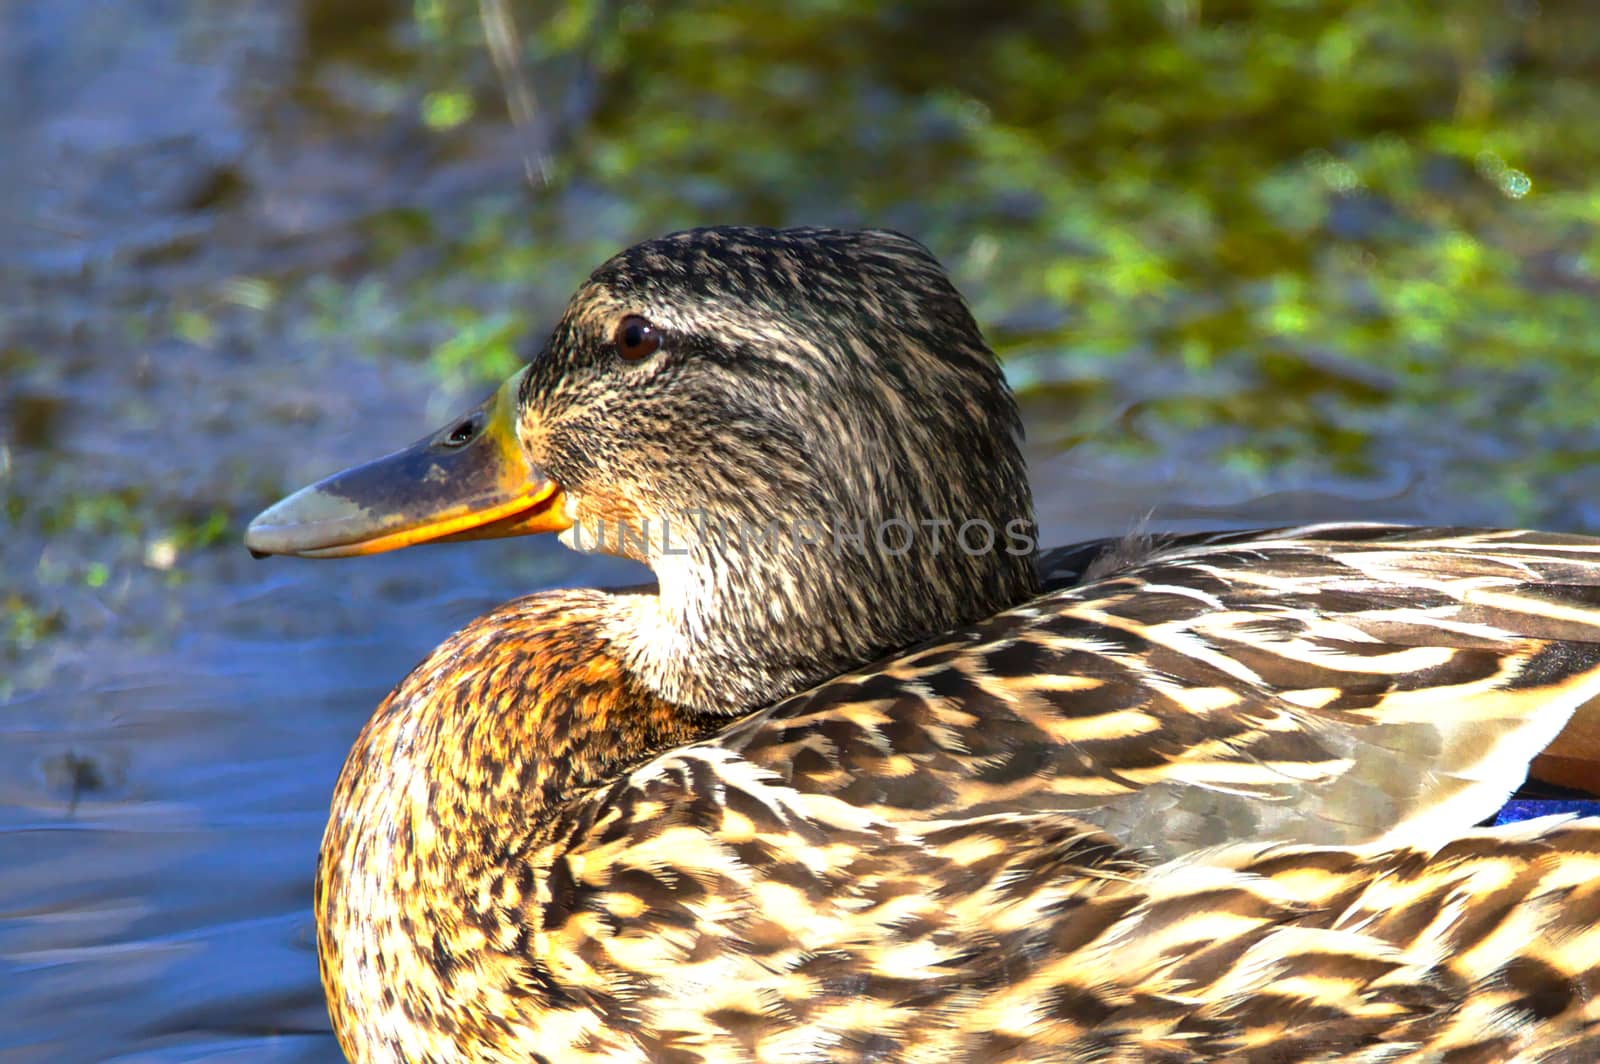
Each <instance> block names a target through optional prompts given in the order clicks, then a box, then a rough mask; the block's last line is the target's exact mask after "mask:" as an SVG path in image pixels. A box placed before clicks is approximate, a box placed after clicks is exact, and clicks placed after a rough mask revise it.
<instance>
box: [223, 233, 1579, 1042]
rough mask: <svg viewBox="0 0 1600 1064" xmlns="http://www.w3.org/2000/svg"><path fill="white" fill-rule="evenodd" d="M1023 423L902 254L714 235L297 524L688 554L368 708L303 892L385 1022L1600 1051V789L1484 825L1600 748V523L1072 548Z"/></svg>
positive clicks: (862, 236)
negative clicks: (1557, 811)
mask: <svg viewBox="0 0 1600 1064" xmlns="http://www.w3.org/2000/svg"><path fill="white" fill-rule="evenodd" d="M1020 436H1021V422H1020V418H1019V416H1018V412H1017V407H1016V403H1015V400H1014V398H1013V396H1012V394H1011V392H1010V390H1009V388H1008V387H1007V385H1006V382H1005V378H1004V375H1003V373H1002V372H1001V370H1000V367H999V363H998V361H997V360H996V359H995V357H994V355H993V353H992V352H991V351H990V350H989V348H988V346H987V345H986V344H985V342H984V340H983V337H982V334H981V332H980V331H979V329H978V326H977V324H976V322H975V321H974V320H973V318H972V316H971V313H970V311H969V310H968V308H967V306H966V304H965V302H964V301H963V299H962V297H961V296H960V294H959V292H958V291H957V290H956V289H955V287H954V285H953V284H952V282H951V281H950V279H949V278H948V276H947V275H946V274H945V272H944V270H943V268H942V267H941V266H940V265H939V263H938V262H937V260H936V259H935V258H934V257H933V256H932V255H931V254H930V253H929V252H928V251H927V250H926V249H925V248H924V247H923V246H922V245H921V244H919V243H917V242H916V241H915V240H912V239H911V238H909V237H905V236H903V235H900V234H896V233H892V232H888V231H883V230H866V231H854V232H851V231H839V230H830V229H819V228H804V229H789V230H771V229H762V228H755V227H719V228H710V229H697V230H690V231H686V232H682V233H676V234H672V235H669V236H666V237H662V238H657V239H654V240H650V241H646V242H644V243H642V244H639V245H636V246H635V247H632V248H630V249H627V250H625V251H623V252H622V253H620V254H618V255H617V256H615V257H613V258H612V259H611V260H609V261H608V262H606V263H604V264H603V265H601V266H600V267H599V268H598V269H597V270H596V271H595V272H594V273H593V274H591V276H590V277H589V278H588V280H587V281H586V282H585V283H584V284H583V286H581V287H580V289H579V290H578V292H577V293H576V294H575V295H574V297H573V298H572V300H571V302H570V303H569V304H568V307H567V309H566V311H565V312H564V314H563V315H562V316H561V318H560V320H559V321H558V322H557V324H556V325H555V328H554V330H553V331H552V333H551V335H550V337H549V339H548V340H547V341H546V343H545V344H544V345H543V347H542V348H540V349H539V350H538V351H537V352H535V353H534V354H533V356H532V357H531V358H530V359H529V361H528V362H527V364H526V365H525V366H524V367H523V368H522V369H520V370H519V371H518V372H517V373H516V374H515V375H514V376H513V377H512V378H511V379H510V380H508V381H507V382H506V383H505V384H503V385H502V386H501V387H500V388H499V389H498V390H497V391H496V393H495V394H494V395H493V396H492V397H491V398H490V399H489V400H488V401H487V402H485V403H484V404H482V405H481V406H480V407H478V408H477V409H475V410H473V411H471V412H469V413H468V414H466V415H465V416H463V417H461V418H458V419H454V420H452V421H451V422H450V423H449V424H447V425H446V427H445V428H443V429H441V430H440V431H438V432H436V433H434V434H432V435H430V436H427V437H424V438H423V439H422V440H420V441H418V443H417V444H415V445H414V446H412V447H410V448H407V449H405V450H403V451H401V452H398V453H396V454H394V455H391V456H388V457H387V458H382V459H378V460H376V461H374V462H371V463H368V464H366V465H363V466H358V467H355V468H353V469H351V470H348V471H346V472H343V473H337V474H334V475H333V476H331V477H329V478H327V479H325V480H323V481H320V482H318V483H317V484H315V485H312V486H310V487H308V488H305V489H302V490H301V491H299V492H297V493H295V494H293V495H291V496H289V497H288V498H286V499H285V500H283V501H282V502H280V503H278V504H276V505H275V506H273V507H271V508H269V509H268V510H266V511H265V512H263V513H262V514H261V515H260V516H258V517H257V518H256V519H255V520H254V521H253V522H252V523H251V525H250V528H249V530H248V532H247V534H246V545H247V546H248V547H249V548H250V549H251V550H252V551H253V552H255V553H257V554H262V555H266V554H287V555H298V556H304V557H346V556H352V555H362V554H370V553H375V552H378V551H383V550H391V549H396V548H400V547H409V546H412V545H414V544H419V543H428V542H437V541H447V540H462V539H477V538H489V537H501V536H514V535H526V534H539V533H555V534H557V535H558V536H559V537H560V539H561V540H562V542H563V543H565V544H566V545H567V546H569V547H573V548H575V549H579V550H599V551H604V552H607V553H612V554H617V555H620V556H623V557H628V558H632V559H634V560H636V561H640V562H643V563H644V564H646V565H647V566H649V567H650V569H651V570H652V571H653V574H654V576H655V581H656V582H655V583H654V584H653V585H648V586H644V587H636V588H625V589H620V590H615V591H601V590H594V589H564V590H556V591H546V592H541V593H539V594H536V595H533V596H530V597H527V598H523V599H519V600H516V601H514V602H512V603H508V604H507V605H506V606H503V607H501V608H500V609H498V610H495V611H493V612H491V613H490V614H488V615H486V616H484V617H482V618H479V619H478V620H476V621H474V622H472V623H471V624H469V625H468V626H466V627H465V628H464V629H462V630H461V631H460V632H458V633H456V634H455V635H453V636H452V637H450V639H448V640H447V641H446V642H445V643H444V644H442V645H441V646H440V647H439V648H437V649H436V650H435V651H434V652H433V653H432V654H430V655H429V656H428V657H427V658H426V659H425V660H424V661H423V662H422V663H420V664H419V665H418V666H417V667H416V669H414V670H413V671H412V672H411V673H410V674H409V675H408V676H407V677H406V678H405V679H404V680H402V681H401V683H400V684H399V685H398V686H397V687H396V688H395V690H394V691H393V692H391V694H390V695H389V697H388V698H387V699H386V700H385V701H384V702H383V703H382V705H380V707H379V709H378V710H377V712H376V713H375V714H374V715H373V716H372V718H371V719H370V720H369V722H368V723H367V725H366V727H365V728H364V729H363V731H362V732H361V735H360V737H359V738H358V739H357V741H356V743H355V746H354V747H353V749H352V751H351V753H350V755H349V757H348V759H347V761H346V763H345V766H344V770H343V772H342V773H341V775H340V778H339V781H338V783H337V785H336V787H335V791H334V797H333V802H332V809H331V813H330V818H329V823H328V827H327V831H326V834H325V836H324V841H323V846H322V850H321V854H320V858H319V864H318V873H317V879H316V897H315V908H316V910H317V919H318V953H319V961H320V965H321V970H322V977H323V983H324V988H325V990H326V993H327V996H328V1000H329V1009H330V1015H331V1017H332V1020H333V1024H334V1028H335V1032H336V1034H337V1035H338V1038H339V1041H340V1044H341V1047H342V1048H343V1049H344V1051H345V1053H346V1054H347V1056H349V1057H350V1059H352V1060H356V1061H391V1060H403V1061H413V1060H415V1061H422V1060H428V1061H458V1060H459V1061H468V1060H472V1061H477V1060H483V1061H488V1060H546V1061H568V1060H594V1061H601V1060H604V1061H646V1060H648V1061H657V1060H660V1061H684V1062H689V1061H707V1062H710V1061H779V1060H841V1061H855V1060H861V1061H867V1060H872V1061H967V1060H972V1061H1023V1060H1172V1061H1186V1060H1214V1059H1221V1058H1228V1059H1271V1060H1285V1061H1290V1060H1307V1061H1309V1060H1333V1059H1368V1060H1406V1059H1417V1060H1422V1059H1442V1058H1444V1057H1445V1056H1447V1055H1448V1054H1451V1053H1459V1054H1460V1055H1461V1058H1462V1059H1469V1058H1470V1059H1485V1060H1499V1059H1506V1060H1511V1059H1517V1060H1565V1059H1575V1057H1574V1056H1573V1054H1574V1053H1576V1054H1577V1055H1578V1057H1581V1056H1583V1055H1584V1054H1583V1047H1588V1049H1589V1053H1588V1055H1590V1056H1592V1055H1593V1051H1594V1050H1595V1049H1596V1048H1600V1045H1597V1043H1596V1042H1595V1039H1596V1038H1600V1034H1597V1033H1595V1032H1600V1005H1597V1004H1596V1001H1597V998H1600V995H1596V994H1595V992H1594V991H1595V990H1596V989H1597V987H1600V961H1597V960H1595V959H1594V958H1600V949H1597V948H1596V947H1597V946H1600V939H1597V936H1600V930H1597V929H1600V893H1597V887H1596V886H1595V885H1596V884H1597V883H1600V876H1596V874H1595V873H1596V871H1597V870H1600V869H1597V867H1596V862H1597V861H1600V823H1596V822H1595V821H1593V820H1587V819H1571V818H1565V819H1563V818H1555V819H1541V820H1536V821H1532V822H1529V823H1527V824H1518V825H1512V826H1509V827H1502V828H1488V829H1485V828H1479V827H1476V825H1478V824H1479V823H1480V822H1482V821H1484V820H1486V819H1487V818H1489V817H1491V816H1493V814H1494V813H1495V811H1496V810H1497V809H1498V808H1499V807H1500V806H1501V805H1502V804H1504V802H1505V801H1506V799H1507V798H1508V796H1510V795H1511V794H1512V793H1513V792H1514V791H1515V790H1516V788H1517V787H1518V786H1519V784H1521V783H1522V781H1523V779H1524V778H1525V777H1526V776H1527V775H1528V773H1529V769H1530V766H1532V767H1533V770H1534V774H1535V776H1536V777H1541V778H1549V779H1554V780H1556V781H1558V782H1564V783H1566V784H1568V785H1572V784H1574V783H1576V784H1579V785H1583V784H1587V783H1592V782H1593V781H1594V780H1595V779H1597V778H1600V776H1597V774H1596V768H1597V766H1600V741H1597V740H1600V726H1597V720H1596V717H1597V712H1596V710H1595V706H1596V704H1597V703H1600V595H1597V594H1596V589H1597V587H1600V540H1595V539H1592V538H1588V537H1583V536H1576V535H1560V534H1551V533H1540V532H1533V531H1526V530H1482V529H1442V528H1408V527H1397V526H1384V525H1369V524H1356V523H1342V524H1325V525H1313V526H1301V527H1295V528H1283V529H1273V530H1247V531H1227V532H1219V533H1204V534H1191V535H1184V536H1173V537H1155V536H1133V537H1126V538H1122V539H1118V540H1112V541H1096V542H1094V543H1089V544H1081V545H1077V546H1073V547H1068V548H1064V549H1058V550H1053V551H1040V550H1038V545H1037V542H1036V541H1035V539H1034V532H1033V523H1032V518H1033V513H1032V497H1031V493H1030V489H1029V486H1028V480H1027V474H1026V468H1025V463H1024V462H1023V460H1022V457H1021V449H1020V446H1019V441H1020ZM1474 1054H1476V1055H1474ZM1563 1054H1565V1055H1563Z"/></svg>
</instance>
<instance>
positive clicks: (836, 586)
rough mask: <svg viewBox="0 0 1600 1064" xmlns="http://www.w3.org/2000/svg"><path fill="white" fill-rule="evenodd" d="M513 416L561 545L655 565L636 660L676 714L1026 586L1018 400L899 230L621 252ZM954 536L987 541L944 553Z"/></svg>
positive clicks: (903, 640)
mask: <svg viewBox="0 0 1600 1064" xmlns="http://www.w3.org/2000/svg"><path fill="white" fill-rule="evenodd" d="M634 316H637V317H640V318H643V319H645V320H646V321H648V322H649V323H650V325H651V326H652V327H653V328H654V329H655V330H656V333H655V338H656V339H657V340H658V341H659V344H658V346H657V348H656V349H655V351H654V353H653V354H651V355H650V356H649V357H647V358H643V359H639V360H633V359H630V358H627V357H624V356H623V355H622V354H620V353H619V352H618V350H617V347H616V343H615V338H616V334H617V329H618V327H619V324H620V323H622V322H623V321H624V319H628V318H630V317H634ZM519 400H520V410H521V418H520V422H519V428H518V431H519V433H520V434H521V437H522V441H523V445H524V447H525V448H526V449H527V451H528V456H529V458H530V460H531V461H532V462H533V463H534V464H535V465H537V466H538V467H539V468H540V469H542V470H544V471H545V472H546V473H547V474H548V475H549V476H550V477H552V478H554V479H555V480H556V481H558V482H559V483H560V484H561V486H562V488H563V489H564V490H565V492H566V495H567V499H568V502H567V505H568V512H569V514H570V515H571V516H572V517H573V519H574V520H575V521H576V528H575V529H573V530H572V531H569V532H568V533H567V534H566V535H565V536H564V537H563V538H564V539H565V540H566V541H567V542H568V543H569V544H572V545H576V546H579V547H585V548H589V549H594V548H595V547H597V546H598V547H599V548H600V549H603V550H606V551H607V552H610V553H618V554H623V555H626V556H630V557H634V558H636V559H638V560H641V561H645V562H647V563H648V564H650V565H651V566H652V568H654V569H655V570H656V573H657V576H658V578H659V579H660V580H661V585H662V588H661V599H660V602H659V608H660V609H659V613H658V614H656V615H654V616H652V618H651V623H650V624H648V625H647V627H648V628H649V629H650V633H651V634H650V639H651V644H650V647H648V648H646V647H643V646H641V647H640V648H639V650H638V653H637V655H636V662H635V663H636V665H637V666H638V667H639V669H640V671H641V673H642V674H644V675H645V676H646V677H647V679H648V680H650V681H651V682H652V683H653V684H654V685H655V686H657V688H658V690H659V691H660V692H661V693H662V694H665V695H666V696H668V697H670V698H673V699H675V700H677V701H680V702H683V703H685V704H689V705H694V706H698V707H701V708H705V709H715V710H721V711H729V712H731V711H738V710H743V709H749V708H753V707H754V706H757V705H761V704H764V703H767V702H770V701H772V699H773V698H774V697H777V696H781V695H784V694H788V693H790V692H793V691H795V690H798V689H799V688H802V687H804V686H806V685H808V684H810V683H813V682H815V681H817V680H820V679H823V678H825V677H826V676H829V675H833V674H835V673H837V672H838V671H840V670H841V669H843V668H846V667H848V666H849V665H851V664H855V663H857V662H860V661H863V660H867V659H869V658H871V657H873V656H875V655H877V654H880V653H883V652H884V651H886V650H890V649H893V648H894V647H898V646H902V645H905V644H907V643H910V642H912V641H914V640H915V639H917V638H919V637H922V636H925V635H927V634H930V633H932V632H935V631H940V630H944V629H947V628H949V627H951V626H952V625H955V624H959V623H963V622H965V621H970V620H974V619H977V618H979V617H982V616H986V615H988V614H990V613H993V612H994V611H995V610H997V609H1001V608H1004V607H1005V606H1008V605H1011V604H1014V603H1016V602H1018V601H1020V600H1022V599H1024V598H1026V597H1028V595H1029V594H1030V593H1031V592H1033V591H1034V590H1035V588H1036V581H1035V576H1034V570H1033V564H1032V558H1031V550H1029V549H1028V547H1029V545H1030V544H1031V537H1032V527H1031V522H1032V517H1033V507H1032V497H1031V495H1030V492H1029V488H1028V482H1027V474H1026V469H1025V467H1024V463H1023V460H1022V457H1021V454H1020V451H1019V448H1018V445H1017V442H1018V439H1019V437H1020V434H1021V426H1020V421H1019V418H1018V414H1017V409H1016V404H1015V402H1014V400H1013V398H1012V395H1011V392H1010V390H1009V388H1008V387H1007V386H1006V383H1005V379H1004V377H1003V375H1002V373H1001V371H1000V368H999V365H998V364H997V362H996V361H995V358H994V356H993V354H992V353H991V352H990V351H989V349H988V347H987V346H986V345H985V344H984V341H983V337H982V335H981V334H980V333H979V331H978V327H977V325H976V323H975V322H974V321H973V319H972V315H971V314H970V313H969V312H968V310H967V307H966V304H965V303H964V302H963V300H962V298H961V296H960V294H959V293H958V292H957V291H956V290H955V288H954V286H953V285H952V284H951V283H950V280H949V278H948V277H947V276H946V275H945V273H944V271H943V269H942V268H941V267H940V266H939V264H938V263H937V262H936V261H935V260H934V258H933V257H932V256H931V255H930V254H929V253H928V251H927V250H926V249H925V248H923V247H922V246H921V245H920V244H918V243H917V242H915V241H914V240H911V239H910V238H908V237H905V236H901V235H899V234H897V233H890V232H884V231H870V230H869V231H865V232H841V231H836V230H830V229H789V230H772V229H758V228H749V227H726V228H716V229H697V230H691V231H688V232H683V233H676V234H673V235H671V236H666V237H662V238H660V239H657V240H651V241H647V242H646V243H643V244H640V245H638V246H636V247H633V248H630V249H629V250H627V251H624V252H623V253H621V254H620V255H617V256H616V257H615V258H613V259H611V260H610V261H609V262H607V263H605V264H604V265H602V266H601V267H600V268H599V269H597V270H596V271H595V272H594V273H593V275H591V277H590V278H589V280H588V282H587V283H586V284H585V285H584V286H583V288H581V289H580V290H579V291H578V293H577V294H576V295H575V296H574V297H573V299H572V302H571V304H570V305H569V307H568V309H567V311H566V313H565V315H564V316H563V317H562V319H561V321H560V323H559V324H558V325H557V327H556V328H555V330H554V333H553V335H552V336H551V338H550V340H549V342H548V343H547V344H546V345H545V346H544V348H543V349H542V350H541V351H540V352H539V353H538V355H537V356H536V357H535V358H534V359H533V361H532V364H531V365H530V367H529V369H528V371H527V373H526V375H525V376H524V378H523V381H522V384H521V390H520V395H519ZM969 521H971V522H980V524H975V525H973V526H971V528H970V529H969V531H968V538H967V545H968V546H971V547H979V546H982V545H983V544H984V542H985V541H986V539H987V535H986V533H985V531H984V529H985V528H987V529H990V530H992V533H993V536H994V541H993V546H992V548H991V549H988V550H985V551H982V552H977V553H969V552H968V551H967V550H964V549H962V548H961V546H960V544H958V542H957V541H956V538H955V537H956V534H957V532H958V530H959V528H960V526H961V525H962V524H963V523H965V522H969ZM900 522H904V523H905V524H904V525H902V524H900ZM925 522H932V524H931V525H930V524H925ZM941 522H943V524H941ZM774 524H776V526H777V527H778V528H779V533H778V534H777V535H771V534H770V531H771V529H772V528H773V526H774ZM906 526H909V527H910V532H911V534H910V536H909V544H910V546H909V549H904V550H902V548H903V547H904V546H905V544H906V543H907V542H908V537H907V536H906ZM1008 526H1010V528H1011V529H1012V530H1013V531H1014V532H1017V531H1020V533H1021V534H1020V535H1012V536H1010V537H1009V538H1008V531H1007V530H1008ZM622 529H626V530H627V531H626V532H623V531H622ZM863 530H864V531H865V536H864V542H862V543H861V544H859V545H858V544H857V543H856V542H855V541H854V540H852V539H850V538H849V535H848V534H851V533H859V532H861V531H863ZM880 530H881V531H882V534H883V544H882V545H880V543H879V542H878V539H879V532H880ZM838 531H842V532H844V533H846V535H836V532H838ZM936 534H937V537H936ZM936 538H937V539H938V540H939V542H938V543H935V539H936ZM812 539H816V540H820V541H821V542H818V543H810V542H805V541H807V540H812ZM1008 548H1010V549H1008ZM676 551H682V552H683V553H681V554H678V553H675V552H676ZM691 649H692V654H691V653H688V651H690V650H691Z"/></svg>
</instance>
